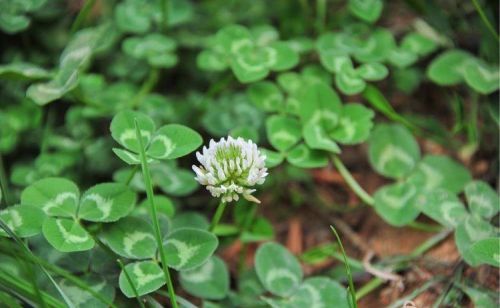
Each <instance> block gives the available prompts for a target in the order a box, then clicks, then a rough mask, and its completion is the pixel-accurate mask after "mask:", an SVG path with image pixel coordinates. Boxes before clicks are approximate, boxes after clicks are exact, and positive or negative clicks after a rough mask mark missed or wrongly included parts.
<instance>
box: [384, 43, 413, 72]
mask: <svg viewBox="0 0 500 308" xmlns="http://www.w3.org/2000/svg"><path fill="white" fill-rule="evenodd" d="M387 59H388V60H389V62H390V63H391V64H392V65H394V66H396V67H397V68H400V69H401V68H406V67H408V66H410V65H412V64H413V63H415V62H416V61H417V59H418V58H417V55H416V54H415V53H413V52H412V51H410V50H407V49H404V48H394V49H392V50H391V51H390V53H389V57H388V58H387Z"/></svg>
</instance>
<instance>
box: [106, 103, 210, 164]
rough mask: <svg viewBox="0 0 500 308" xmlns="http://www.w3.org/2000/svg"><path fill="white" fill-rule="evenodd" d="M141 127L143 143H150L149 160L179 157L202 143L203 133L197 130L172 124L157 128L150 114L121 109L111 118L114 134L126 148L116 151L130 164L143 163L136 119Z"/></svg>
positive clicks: (148, 148)
mask: <svg viewBox="0 0 500 308" xmlns="http://www.w3.org/2000/svg"><path fill="white" fill-rule="evenodd" d="M134 121H137V124H138V126H139V128H140V132H141V138H142V144H145V145H146V156H147V159H148V161H150V162H151V161H154V160H157V159H160V160H164V159H175V158H178V157H182V156H185V155H187V154H189V153H191V152H192V151H194V150H196V149H197V148H198V147H199V146H200V145H201V143H202V138H201V136H200V135H199V134H198V133H197V132H195V131H194V130H192V129H190V128H188V127H186V126H183V125H179V124H169V125H165V126H162V127H160V128H159V129H158V130H156V129H155V124H154V122H153V120H151V118H149V117H148V116H146V115H144V114H142V113H139V112H135V111H130V110H125V111H122V112H119V113H118V114H117V115H115V117H114V118H113V120H112V121H111V126H110V130H111V136H112V137H113V139H115V140H116V141H117V142H118V143H119V144H120V145H122V146H123V147H124V148H125V149H126V150H124V149H117V148H114V149H113V152H115V154H116V155H117V156H118V157H120V158H121V159H122V160H123V161H125V162H126V163H128V164H130V165H134V164H139V163H140V159H139V154H138V153H139V150H140V149H139V140H137V136H136V134H135V122H134Z"/></svg>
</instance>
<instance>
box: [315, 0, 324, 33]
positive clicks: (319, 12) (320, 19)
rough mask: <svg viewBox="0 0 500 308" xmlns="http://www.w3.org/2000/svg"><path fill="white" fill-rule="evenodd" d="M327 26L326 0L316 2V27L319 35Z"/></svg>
mask: <svg viewBox="0 0 500 308" xmlns="http://www.w3.org/2000/svg"><path fill="white" fill-rule="evenodd" d="M325 25H326V0H316V26H317V31H318V34H321V33H323V32H324V31H325Z"/></svg>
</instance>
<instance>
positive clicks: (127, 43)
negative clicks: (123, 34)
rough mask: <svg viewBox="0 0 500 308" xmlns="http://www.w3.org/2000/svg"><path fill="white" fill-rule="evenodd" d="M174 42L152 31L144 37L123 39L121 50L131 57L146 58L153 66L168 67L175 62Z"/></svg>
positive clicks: (175, 45)
mask: <svg viewBox="0 0 500 308" xmlns="http://www.w3.org/2000/svg"><path fill="white" fill-rule="evenodd" d="M176 47H177V44H176V42H175V41H174V40H173V39H171V38H169V37H166V36H164V35H161V34H158V33H153V34H148V35H147V36H144V37H130V38H127V39H126V40H124V41H123V45H122V49H123V51H124V52H125V53H126V54H128V55H129V56H131V57H134V58H137V59H142V60H146V61H147V62H148V63H149V65H151V66H153V67H163V68H169V67H172V66H174V65H175V64H176V63H177V56H176V55H175V53H174V52H175V49H176Z"/></svg>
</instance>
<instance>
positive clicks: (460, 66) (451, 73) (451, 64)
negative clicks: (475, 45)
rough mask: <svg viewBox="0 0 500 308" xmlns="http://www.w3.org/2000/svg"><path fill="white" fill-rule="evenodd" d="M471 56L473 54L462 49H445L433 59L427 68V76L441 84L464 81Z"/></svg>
mask: <svg viewBox="0 0 500 308" xmlns="http://www.w3.org/2000/svg"><path fill="white" fill-rule="evenodd" d="M471 58H472V55H471V54H469V53H467V52H465V51H462V50H458V49H452V50H448V51H445V52H444V53H442V54H440V55H439V56H438V57H436V58H434V59H433V60H432V62H431V64H430V66H429V67H428V68H427V76H428V77H429V79H430V80H432V81H433V82H435V83H437V84H438V85H441V86H450V85H455V84H458V83H460V82H462V81H463V78H464V77H463V76H464V72H465V70H466V66H467V63H468V61H469V60H470V59H471Z"/></svg>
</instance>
